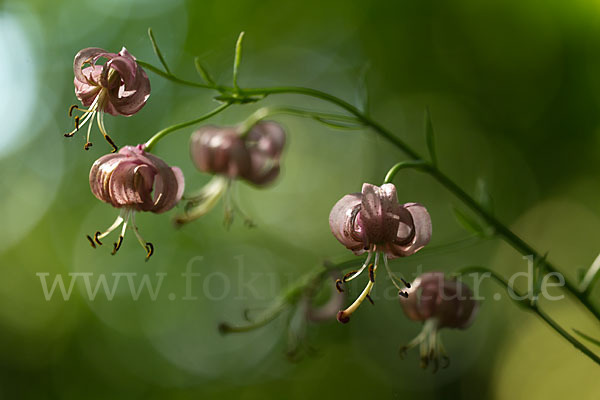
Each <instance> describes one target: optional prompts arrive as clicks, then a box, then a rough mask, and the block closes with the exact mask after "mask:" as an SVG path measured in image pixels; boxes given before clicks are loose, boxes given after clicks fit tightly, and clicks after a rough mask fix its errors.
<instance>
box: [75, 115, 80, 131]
mask: <svg viewBox="0 0 600 400" xmlns="http://www.w3.org/2000/svg"><path fill="white" fill-rule="evenodd" d="M75 130H77V131H78V130H79V115H77V116H76V117H75Z"/></svg>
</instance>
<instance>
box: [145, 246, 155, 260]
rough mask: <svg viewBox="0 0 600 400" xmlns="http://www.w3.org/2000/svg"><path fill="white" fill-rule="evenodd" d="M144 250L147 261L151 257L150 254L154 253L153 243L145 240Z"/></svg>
mask: <svg viewBox="0 0 600 400" xmlns="http://www.w3.org/2000/svg"><path fill="white" fill-rule="evenodd" d="M146 252H147V254H146V261H148V260H149V259H150V257H152V254H154V245H153V244H152V243H150V242H146Z"/></svg>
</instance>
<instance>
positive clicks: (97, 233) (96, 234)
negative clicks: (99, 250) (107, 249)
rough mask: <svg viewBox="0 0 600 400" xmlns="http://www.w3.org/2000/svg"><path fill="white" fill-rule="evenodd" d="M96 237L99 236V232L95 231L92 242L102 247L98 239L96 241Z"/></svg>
mask: <svg viewBox="0 0 600 400" xmlns="http://www.w3.org/2000/svg"><path fill="white" fill-rule="evenodd" d="M98 236H100V231H97V232H96V233H94V241H95V242H96V243H98V244H99V245H100V246H102V242H101V241H100V239H98Z"/></svg>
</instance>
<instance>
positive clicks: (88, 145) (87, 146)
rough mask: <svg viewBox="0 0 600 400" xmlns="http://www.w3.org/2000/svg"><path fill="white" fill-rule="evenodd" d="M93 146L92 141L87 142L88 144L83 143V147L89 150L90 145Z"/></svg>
mask: <svg viewBox="0 0 600 400" xmlns="http://www.w3.org/2000/svg"><path fill="white" fill-rule="evenodd" d="M92 146H93V144H92V142H87V143H86V144H84V145H83V148H84V149H86V150H89V149H90V147H92Z"/></svg>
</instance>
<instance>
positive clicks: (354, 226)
mask: <svg viewBox="0 0 600 400" xmlns="http://www.w3.org/2000/svg"><path fill="white" fill-rule="evenodd" d="M329 227H330V228H331V232H332V233H333V235H334V236H335V237H336V239H337V240H339V241H340V243H342V244H343V245H344V246H346V247H347V248H348V249H350V250H352V251H353V252H354V254H356V255H360V254H363V253H365V252H367V253H368V255H367V259H366V261H365V262H364V264H363V265H362V267H361V268H360V269H359V270H358V271H352V272H349V273H347V274H346V275H345V276H344V277H343V278H342V279H340V280H338V281H337V282H336V286H337V288H338V290H340V291H343V289H342V288H341V286H342V284H343V283H345V282H348V281H351V280H353V279H355V278H357V277H358V276H359V275H360V274H361V273H362V272H363V271H364V270H365V269H367V268H368V272H369V282H368V283H367V285H366V287H365V288H364V290H363V291H362V293H361V294H360V295H359V296H358V298H357V299H356V300H355V301H354V303H352V305H350V307H348V308H346V309H345V310H342V311H340V312H339V313H338V316H337V318H338V321H340V322H342V323H346V322H348V321H349V320H350V315H352V313H353V312H354V311H356V310H357V309H358V307H359V306H360V304H361V303H362V302H363V301H364V300H365V299H368V300H369V301H371V302H373V301H372V299H371V297H370V293H371V290H372V289H373V286H374V284H375V275H376V272H377V268H378V267H379V265H380V259H381V258H382V259H383V263H384V265H385V268H386V270H387V272H388V275H389V277H390V279H391V280H392V282H393V283H394V285H395V286H396V288H397V289H398V291H399V295H401V296H404V297H406V296H407V292H405V291H403V288H402V287H401V286H400V284H402V285H404V286H405V287H408V288H410V284H409V283H408V282H406V281H405V280H404V279H403V278H401V277H397V276H396V275H394V274H393V273H392V271H391V269H390V267H389V265H388V259H392V258H396V257H406V256H409V255H411V254H414V253H416V252H417V251H419V250H420V249H421V248H423V247H424V246H425V245H426V244H427V243H429V239H430V238H431V219H430V217H429V213H428V212H427V210H426V209H425V207H423V206H422V205H420V204H417V203H406V204H399V203H398V197H397V194H396V187H395V186H394V185H393V184H391V183H386V184H384V185H382V186H381V187H379V186H375V185H371V184H369V183H365V184H363V187H362V193H353V194H348V195H346V196H344V197H342V199H341V200H339V201H338V202H337V203H336V204H335V206H333V209H332V210H331V213H330V215H329ZM373 255H374V256H375V260H374V262H373V263H371V259H372V258H373Z"/></svg>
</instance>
